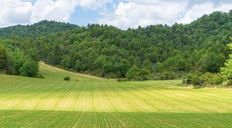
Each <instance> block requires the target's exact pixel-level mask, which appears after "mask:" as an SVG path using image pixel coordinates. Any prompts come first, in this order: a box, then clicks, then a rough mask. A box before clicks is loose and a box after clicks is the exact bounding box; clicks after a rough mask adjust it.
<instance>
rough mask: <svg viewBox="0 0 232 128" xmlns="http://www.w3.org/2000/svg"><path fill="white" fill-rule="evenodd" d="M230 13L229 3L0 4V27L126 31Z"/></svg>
mask: <svg viewBox="0 0 232 128" xmlns="http://www.w3.org/2000/svg"><path fill="white" fill-rule="evenodd" d="M231 9H232V0H0V27H6V26H12V25H16V24H32V23H35V22H38V21H41V20H44V19H47V20H56V21H62V22H70V23H74V24H78V25H87V24H88V23H99V24H109V25H114V26H117V27H120V28H122V29H127V28H129V27H131V28H136V27H137V26H138V25H140V26H147V25H151V24H168V25H172V24H173V23H176V22H177V23H190V22H191V21H193V20H195V19H197V18H199V17H201V16H202V15H204V14H209V13H212V12H214V11H224V12H228V11H229V10H231Z"/></svg>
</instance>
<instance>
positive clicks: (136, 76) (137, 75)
mask: <svg viewBox="0 0 232 128" xmlns="http://www.w3.org/2000/svg"><path fill="white" fill-rule="evenodd" d="M126 78H127V79H128V80H139V81H142V80H149V79H151V73H150V71H149V70H148V69H139V68H138V67H137V66H135V65H134V66H133V67H131V68H130V69H129V70H128V72H127V74H126Z"/></svg>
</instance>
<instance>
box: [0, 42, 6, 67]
mask: <svg viewBox="0 0 232 128" xmlns="http://www.w3.org/2000/svg"><path fill="white" fill-rule="evenodd" d="M6 69H7V55H6V49H5V48H3V46H0V71H1V70H2V71H6Z"/></svg>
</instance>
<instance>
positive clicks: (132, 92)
mask: <svg viewBox="0 0 232 128" xmlns="http://www.w3.org/2000/svg"><path fill="white" fill-rule="evenodd" d="M40 69H41V74H42V75H43V76H44V77H45V79H36V78H26V77H18V76H8V75H0V127H3V128H4V127H6V128H15V127H16V128H17V127H18V128H21V127H23V128H31V127H36V128H37V127H39V128H53V127H57V128H59V127H64V128H68V127H76V128H79V127H82V128H104V127H106V128H115V127H116V128H136V127H138V128H140V127H144V128H156V127H157V128H230V127H231V126H232V121H231V120H232V92H231V91H232V90H231V89H222V88H221V89H218V88H204V89H191V88H186V87H181V86H180V85H181V81H178V80H174V81H146V82H117V81H116V80H112V79H103V78H98V77H94V76H89V75H83V74H77V73H72V72H68V71H64V70H61V69H59V68H55V67H51V66H49V65H46V64H44V63H41V64H40ZM66 76H69V77H70V78H71V81H64V77H66Z"/></svg>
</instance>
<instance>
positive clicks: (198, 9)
mask: <svg viewBox="0 0 232 128" xmlns="http://www.w3.org/2000/svg"><path fill="white" fill-rule="evenodd" d="M231 9H232V3H227V4H219V5H215V4H214V3H211V2H206V3H203V4H200V5H194V6H193V7H192V8H191V9H190V10H187V11H186V13H185V15H184V17H183V18H181V19H180V20H179V21H178V22H179V23H191V22H192V21H193V20H196V19H198V18H199V17H201V16H203V15H204V14H210V13H212V12H214V11H223V12H228V11H229V10H231Z"/></svg>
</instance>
